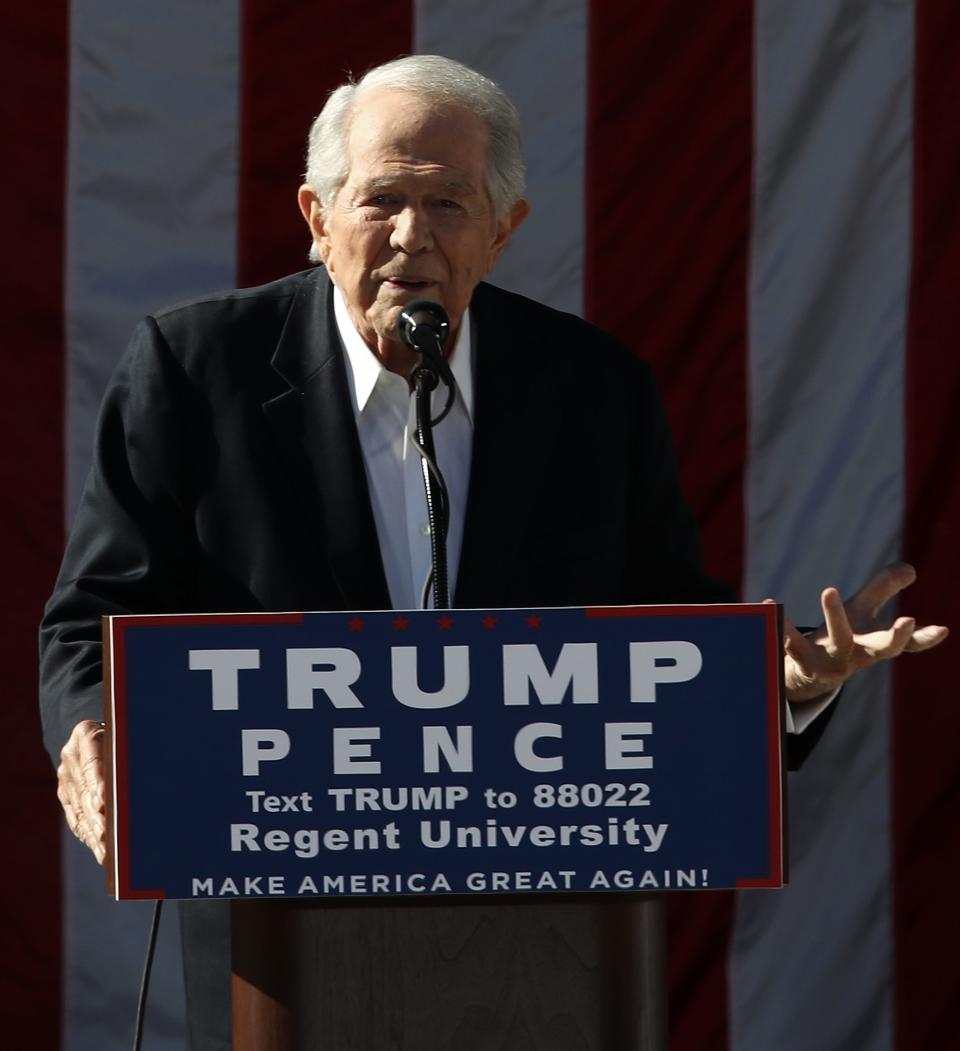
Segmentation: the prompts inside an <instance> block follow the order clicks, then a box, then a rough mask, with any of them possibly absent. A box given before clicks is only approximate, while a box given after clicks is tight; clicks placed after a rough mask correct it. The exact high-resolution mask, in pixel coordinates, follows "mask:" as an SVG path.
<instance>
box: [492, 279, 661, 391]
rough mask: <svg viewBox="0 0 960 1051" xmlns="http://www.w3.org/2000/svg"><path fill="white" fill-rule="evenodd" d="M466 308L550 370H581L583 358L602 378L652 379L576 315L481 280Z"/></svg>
mask: <svg viewBox="0 0 960 1051" xmlns="http://www.w3.org/2000/svg"><path fill="white" fill-rule="evenodd" d="M471 310H472V311H473V312H474V314H475V316H476V318H477V324H478V325H480V326H482V330H483V332H484V338H486V334H487V333H488V332H491V331H492V333H493V338H494V339H496V338H498V329H500V330H502V338H503V339H505V340H509V341H510V342H511V343H512V344H514V345H517V344H520V345H522V346H524V348H525V352H529V353H538V352H539V353H541V354H542V355H544V359H545V361H546V360H547V359H548V360H549V364H550V368H551V371H556V370H557V369H558V368H561V367H566V368H570V369H574V370H582V368H583V366H584V362H585V361H587V360H588V361H589V362H590V365H591V368H592V369H595V370H598V371H599V372H600V373H601V374H602V375H603V376H606V377H609V379H610V381H615V380H616V379H617V377H618V376H622V377H623V378H624V379H625V380H626V379H629V380H631V381H632V382H640V383H642V384H649V383H652V382H653V372H652V369H651V367H650V365H649V364H648V363H647V362H646V361H644V360H643V359H642V358H641V357H639V356H638V354H637V353H635V352H634V351H633V350H631V349H630V348H628V347H626V346H624V345H623V344H622V343H621V342H620V341H619V340H617V339H616V338H615V337H614V336H612V335H610V333H609V332H606V331H604V330H603V329H602V328H600V327H598V326H597V325H594V324H592V323H591V322H589V321H586V320H584V319H583V318H582V317H580V316H579V315H577V314H571V313H568V312H566V311H563V310H557V309H555V308H554V307H549V306H547V305H546V304H544V303H539V302H537V301H536V300H534V299H529V298H528V297H526V296H522V295H519V294H518V293H516V292H507V291H506V290H505V289H502V288H498V287H496V286H495V285H489V284H486V283H483V284H480V285H479V286H478V287H477V290H476V293H475V294H474V299H473V302H472V303H471Z"/></svg>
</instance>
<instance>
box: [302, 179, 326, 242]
mask: <svg viewBox="0 0 960 1051" xmlns="http://www.w3.org/2000/svg"><path fill="white" fill-rule="evenodd" d="M297 203H298V204H299V205H300V214H301V215H302V216H303V218H304V220H305V222H306V224H307V226H308V227H309V228H310V236H311V237H312V238H313V244H314V247H315V248H316V250H317V252H318V253H319V255H320V256H321V258H322V256H323V243H324V239H325V234H326V228H325V225H324V221H323V207H322V205H321V204H320V199H319V198H318V197H317V195H316V194H315V193H314V192H313V190H311V189H310V187H309V186H307V184H306V183H304V184H303V186H301V187H300V189H299V190H298V191H297Z"/></svg>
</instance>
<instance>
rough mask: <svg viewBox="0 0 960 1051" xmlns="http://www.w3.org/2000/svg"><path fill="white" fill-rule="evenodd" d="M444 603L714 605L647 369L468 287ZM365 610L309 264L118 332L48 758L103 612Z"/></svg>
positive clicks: (60, 641) (350, 440) (54, 678)
mask: <svg viewBox="0 0 960 1051" xmlns="http://www.w3.org/2000/svg"><path fill="white" fill-rule="evenodd" d="M471 309H472V314H473V319H474V323H475V326H476V333H477V352H476V384H475V390H476V398H475V410H476V411H475V432H474V453H473V464H472V471H471V478H470V489H469V495H468V506H467V513H466V521H465V529H464V538H463V550H462V556H461V562H460V570H459V576H458V584H457V589H456V595H455V598H454V605H457V606H461V607H486V606H549V605H590V604H615V603H656V602H678V601H711V600H719V599H726V598H729V597H730V595H729V592H728V591H727V589H726V588H724V587H723V586H722V585H718V584H717V583H716V582H715V581H712V580H710V579H708V578H707V577H706V576H705V575H704V574H703V571H702V569H701V566H700V559H699V553H698V543H697V533H696V528H695V525H694V522H693V519H692V516H691V514H690V512H689V510H688V508H687V506H686V504H685V503H684V501H683V498H682V496H681V494H680V489H679V485H678V481H677V472H676V468H675V464H674V459H673V453H672V447H671V442H670V437H669V433H668V430H667V426H666V422H665V419H664V415H663V411H662V408H661V405H660V400H659V397H658V395H657V392H656V388H655V386H654V383H653V380H652V377H651V374H650V370H649V368H648V367H647V366H646V365H645V364H643V363H642V362H641V361H639V360H638V359H637V358H635V357H634V356H633V355H632V354H631V353H629V352H628V351H627V350H625V349H624V348H622V347H621V346H619V345H618V344H616V343H615V342H614V341H613V340H612V339H611V338H610V337H609V336H607V335H606V334H605V333H603V332H601V331H600V330H598V329H596V328H594V327H593V326H591V325H589V324H587V323H586V322H584V321H582V320H580V319H579V318H576V317H574V316H572V315H568V314H561V313H559V312H557V311H554V310H551V309H549V308H547V307H544V306H541V305H539V304H536V303H533V302H531V301H530V300H527V299H524V298H523V297H521V296H517V295H512V294H510V293H507V292H504V291H501V290H499V289H496V288H494V287H492V286H489V285H481V286H480V287H479V288H478V289H477V291H476V294H475V296H474V300H473V304H472V308H471ZM388 606H389V595H388V591H387V585H386V580H385V577H384V572H383V566H382V562H381V558H380V553H379V547H378V542H377V535H376V527H375V525H374V520H373V515H372V512H371V508H370V500H369V496H368V492H367V486H366V476H365V472H364V467H363V461H362V456H361V452H360V446H359V441H358V438H357V433H356V426H355V423H354V419H353V413H352V410H351V407H350V404H349V398H348V388H347V381H346V373H345V365H344V359H343V352H342V350H341V347H340V341H339V338H338V336H337V333H336V328H335V324H334V319H333V309H332V297H331V285H330V282H329V279H328V277H327V275H326V273H325V271H324V270H322V269H315V270H310V271H306V272H304V273H300V274H295V275H293V276H291V277H287V278H284V279H283V280H281V281H277V282H275V283H273V284H270V285H266V286H264V287H262V288H257V289H250V290H244V291H239V292H231V293H227V294H223V295H217V296H211V297H209V298H206V299H202V300H197V301H195V302H192V303H190V304H187V305H185V306H180V307H175V308H173V309H170V310H166V311H163V312H161V313H158V314H157V315H155V316H154V317H149V318H147V319H146V320H145V321H143V322H142V323H141V325H140V326H139V327H138V329H137V331H136V333H135V335H134V337H133V340H132V342H131V345H130V347H129V349H128V351H127V353H126V355H125V356H124V358H123V360H122V361H121V363H120V365H119V367H118V369H117V372H116V374H115V375H114V377H113V379H112V381H111V383H110V386H109V389H108V391H107V394H106V398H105V401H104V406H103V410H102V416H101V420H100V425H99V431H98V437H97V446H96V454H95V460H94V464H93V470H92V473H91V476H90V480H89V482H88V485H87V487H86V490H85V492H84V495H83V499H82V502H81V505H80V509H79V512H78V515H77V519H76V523H75V526H74V528H73V531H72V534H71V537H70V541H69V546H68V548H67V552H66V555H65V558H64V562H63V567H62V570H61V574H60V577H59V580H58V582H57V586H56V591H55V593H54V595H53V598H52V599H51V601H50V603H49V605H48V608H47V614H46V617H45V620H44V625H43V630H42V643H43V645H42V690H41V697H42V707H43V716H44V724H45V738H46V742H47V746H48V748H49V750H50V752H51V754H52V755H54V757H56V756H57V755H58V753H59V749H60V748H61V746H62V745H63V743H64V741H65V740H66V738H67V737H68V735H69V734H70V731H71V730H72V728H73V727H74V725H75V724H76V723H77V722H78V721H79V720H80V719H83V718H93V719H99V718H101V712H102V697H101V668H100V623H99V618H100V616H101V615H102V614H107V613H124V612H157V613H161V612H173V611H181V612H182V611H190V610H196V611H227V610H229V611H240V610H291V609H304V610H310V609H316V610H323V609H380V608H386V607H388Z"/></svg>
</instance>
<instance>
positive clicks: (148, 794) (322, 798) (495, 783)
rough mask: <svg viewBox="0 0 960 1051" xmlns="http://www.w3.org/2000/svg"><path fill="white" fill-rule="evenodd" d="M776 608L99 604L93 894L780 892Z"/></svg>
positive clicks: (779, 660)
mask: <svg viewBox="0 0 960 1051" xmlns="http://www.w3.org/2000/svg"><path fill="white" fill-rule="evenodd" d="M778 616H779V611H778V608H777V607H776V606H773V605H728V606H682V607H613V608H599V609H569V608H565V609H538V610H516V609H513V610H480V611H478V610H450V611H420V612H379V613H304V614H300V613H296V614H231V615H225V614H211V615H184V616H160V617H144V616H131V617H111V618H106V622H105V635H106V641H107V651H108V655H109V667H110V675H109V679H108V683H107V690H108V698H107V700H108V705H107V706H108V710H109V713H110V714H109V719H110V722H109V724H108V735H109V741H110V743H111V751H112V772H113V777H112V785H111V789H112V805H111V848H112V857H111V858H110V859H109V860H108V866H109V867H110V869H111V873H112V883H113V891H114V893H115V894H116V896H117V897H119V898H144V897H146V898H156V897H171V898H206V897H211V898H212V897H250V896H275V897H280V896H307V897H313V896H320V897H340V896H361V895H380V896H384V895H424V894H434V895H456V894H474V893H485V894H489V893H511V894H515V893H527V892H539V893H544V892H566V893H570V892H576V893H580V892H590V891H593V892H601V891H636V890H680V889H701V888H725V887H734V886H753V887H756V886H763V887H777V886H780V885H782V883H783V844H782V764H781V751H782V736H781V735H782V729H781V715H780V688H779V683H780V674H781V671H780V668H781V648H780V642H779V627H778Z"/></svg>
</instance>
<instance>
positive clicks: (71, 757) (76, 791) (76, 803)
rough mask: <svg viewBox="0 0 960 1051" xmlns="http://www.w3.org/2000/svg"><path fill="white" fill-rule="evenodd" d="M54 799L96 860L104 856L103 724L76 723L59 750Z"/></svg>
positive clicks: (78, 837) (90, 722) (72, 828)
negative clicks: (58, 802) (57, 800)
mask: <svg viewBox="0 0 960 1051" xmlns="http://www.w3.org/2000/svg"><path fill="white" fill-rule="evenodd" d="M57 798H58V799H59V800H60V804H61V806H62V807H63V813H64V817H65V818H66V821H67V825H68V826H69V828H70V831H71V832H73V834H74V835H75V836H76V837H77V839H79V840H80V841H81V842H82V843H84V844H86V846H88V847H89V848H90V849H91V850H92V851H93V853H94V856H95V857H96V858H97V860H98V861H99V862H101V863H102V862H103V859H104V857H105V850H104V843H103V840H104V834H105V832H106V826H105V821H104V802H103V799H104V791H103V727H102V726H101V725H100V724H99V723H97V722H94V721H93V720H90V719H85V720H83V722H80V723H78V724H77V725H76V726H75V727H74V729H73V733H72V734H71V735H70V738H69V740H68V741H67V743H66V744H65V745H64V747H63V750H62V751H61V753H60V766H59V767H58V769H57Z"/></svg>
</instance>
